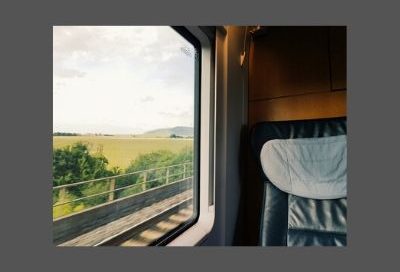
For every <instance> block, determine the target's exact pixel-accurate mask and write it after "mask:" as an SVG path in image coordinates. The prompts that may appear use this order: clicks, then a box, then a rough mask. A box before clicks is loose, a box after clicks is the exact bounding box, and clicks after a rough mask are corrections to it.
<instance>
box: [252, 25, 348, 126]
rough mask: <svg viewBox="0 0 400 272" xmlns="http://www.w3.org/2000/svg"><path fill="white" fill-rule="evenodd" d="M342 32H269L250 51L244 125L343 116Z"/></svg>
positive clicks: (285, 29) (327, 29)
mask: <svg viewBox="0 0 400 272" xmlns="http://www.w3.org/2000/svg"><path fill="white" fill-rule="evenodd" d="M345 92H346V28H345V27H269V28H268V29H267V30H266V31H265V34H264V35H261V36H258V37H254V38H253V39H252V43H251V48H250V67H249V125H250V127H251V126H252V125H253V124H254V123H255V122H258V121H267V120H270V121H273V120H296V119H315V118H324V117H337V116H345V115H346V93H345Z"/></svg>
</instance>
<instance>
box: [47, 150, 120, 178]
mask: <svg viewBox="0 0 400 272" xmlns="http://www.w3.org/2000/svg"><path fill="white" fill-rule="evenodd" d="M107 166H108V160H107V158H106V157H105V156H104V155H102V154H101V153H98V154H96V155H91V154H90V153H89V148H88V146H87V145H85V144H83V143H81V142H78V143H75V144H73V145H72V146H66V147H64V148H61V149H55V150H54V151H53V186H58V185H64V184H70V183H74V182H78V181H84V180H91V179H96V178H101V177H106V176H110V175H112V174H113V172H112V171H109V170H107Z"/></svg>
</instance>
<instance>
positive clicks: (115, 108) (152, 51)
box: [53, 26, 194, 133]
mask: <svg viewBox="0 0 400 272" xmlns="http://www.w3.org/2000/svg"><path fill="white" fill-rule="evenodd" d="M190 46H191V45H190V44H189V43H188V42H187V41H186V40H184V39H183V38H182V37H181V36H180V35H179V34H178V33H176V32H175V31H174V30H173V29H171V28H169V27H131V26H122V27H119V26H112V27H104V26H99V27H93V26H82V27H81V26H79V27H78V26H65V27H64V26H57V27H54V28H53V61H54V62H53V78H54V85H53V92H54V95H53V120H54V122H53V130H57V131H62V130H66V131H71V130H72V129H74V131H75V132H103V133H139V132H143V131H146V130H151V129H156V128H160V127H171V126H179V125H183V126H193V105H194V104H193V103H194V102H193V100H194V60H193V58H192V57H190V56H188V55H186V54H184V53H183V52H182V49H181V48H187V47H190ZM92 130H96V131H92ZM99 130H103V131H99Z"/></svg>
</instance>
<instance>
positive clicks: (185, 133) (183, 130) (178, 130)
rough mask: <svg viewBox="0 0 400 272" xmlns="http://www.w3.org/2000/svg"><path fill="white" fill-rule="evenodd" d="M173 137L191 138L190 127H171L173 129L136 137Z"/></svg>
mask: <svg viewBox="0 0 400 272" xmlns="http://www.w3.org/2000/svg"><path fill="white" fill-rule="evenodd" d="M171 135H175V136H177V137H185V138H186V137H193V128H192V127H173V128H160V129H155V130H150V131H147V132H145V133H143V134H140V135H137V137H163V138H164V137H167V138H168V137H171Z"/></svg>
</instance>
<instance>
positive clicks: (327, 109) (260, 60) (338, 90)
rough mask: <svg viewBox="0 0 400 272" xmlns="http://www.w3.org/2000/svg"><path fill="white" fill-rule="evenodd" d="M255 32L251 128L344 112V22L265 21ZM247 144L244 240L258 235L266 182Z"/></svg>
mask: <svg viewBox="0 0 400 272" xmlns="http://www.w3.org/2000/svg"><path fill="white" fill-rule="evenodd" d="M262 33H263V34H259V35H253V37H252V40H251V45H250V57H249V61H250V63H249V94H248V97H249V101H248V111H249V112H248V128H249V129H251V127H252V126H253V125H254V124H255V123H257V122H261V121H283V120H302V119H316V118H328V117H339V116H346V90H347V86H346V27H329V26H325V27H316V26H311V27H298V26H294V27H267V28H264V29H263V31H262ZM250 152H251V151H250V147H248V160H247V161H248V163H247V174H246V175H247V182H246V184H245V190H244V191H245V203H246V207H245V211H246V212H245V222H246V233H245V235H246V244H248V245H256V244H257V241H258V233H259V232H258V226H259V216H260V214H259V212H260V209H261V206H260V204H261V202H262V183H261V181H260V180H259V175H258V172H257V168H256V165H255V161H254V158H253V157H252V155H251V153H250Z"/></svg>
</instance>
